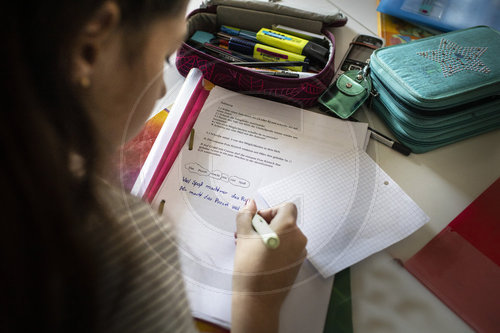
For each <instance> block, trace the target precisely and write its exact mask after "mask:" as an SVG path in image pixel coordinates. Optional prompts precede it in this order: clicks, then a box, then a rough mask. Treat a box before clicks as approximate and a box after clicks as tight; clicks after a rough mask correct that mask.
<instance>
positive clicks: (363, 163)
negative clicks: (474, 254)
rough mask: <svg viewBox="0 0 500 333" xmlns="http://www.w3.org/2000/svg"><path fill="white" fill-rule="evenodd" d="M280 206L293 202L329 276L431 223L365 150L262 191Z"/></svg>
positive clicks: (312, 251)
mask: <svg viewBox="0 0 500 333" xmlns="http://www.w3.org/2000/svg"><path fill="white" fill-rule="evenodd" d="M259 193H260V194H261V196H262V197H263V199H264V200H265V201H266V202H267V203H268V204H269V205H270V206H275V205H278V204H280V203H283V202H286V201H293V202H294V203H295V204H297V206H298V211H299V214H300V216H299V219H298V223H299V226H300V228H301V230H302V231H303V232H304V234H305V235H306V236H307V238H308V245H307V250H308V259H309V260H310V261H311V263H312V264H313V265H314V266H315V267H316V268H317V269H318V271H319V272H320V273H321V274H322V275H323V276H324V277H329V276H332V275H333V274H335V273H336V272H339V271H341V270H342V269H344V268H346V267H349V266H351V265H353V264H355V263H356V262H358V261H360V260H362V259H364V258H366V257H368V256H369V255H371V254H373V253H375V252H378V251H380V250H382V249H384V248H386V247H387V246H389V245H391V244H393V243H395V242H397V241H399V240H401V239H403V238H405V237H406V236H408V235H410V234H411V233H413V232H414V231H415V230H417V229H418V228H420V227H421V226H422V225H423V224H425V223H426V222H427V221H428V220H429V218H428V216H427V215H426V214H425V213H424V212H423V211H422V210H421V209H420V208H419V207H418V206H417V204H416V203H415V202H413V200H412V199H411V198H410V197H409V196H408V195H407V194H406V193H405V192H404V191H403V190H402V189H401V188H400V187H399V186H398V185H397V184H396V183H395V182H394V181H393V180H392V179H391V178H390V177H389V176H388V175H387V174H386V173H385V172H384V171H383V170H382V169H381V168H380V167H379V166H378V165H377V164H376V163H375V162H374V161H373V160H372V159H371V158H370V156H368V155H367V154H366V153H365V152H364V151H362V150H357V149H354V150H351V151H348V152H346V153H341V154H338V155H336V156H334V157H333V158H330V159H327V160H325V161H323V162H320V163H318V164H316V165H314V166H312V167H311V168H308V169H305V170H302V171H300V172H298V173H295V174H294V175H292V176H290V177H287V178H285V179H282V180H280V181H278V182H276V183H274V184H271V185H269V186H266V187H263V188H261V189H260V190H259Z"/></svg>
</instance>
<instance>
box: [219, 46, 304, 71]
mask: <svg viewBox="0 0 500 333" xmlns="http://www.w3.org/2000/svg"><path fill="white" fill-rule="evenodd" d="M229 49H230V50H233V51H236V52H240V53H243V54H246V55H251V56H252V57H254V58H255V59H257V60H261V61H274V62H281V61H304V60H305V59H306V57H305V56H303V55H300V54H296V53H292V52H288V51H284V50H280V49H277V48H275V47H271V46H267V45H264V44H259V43H254V42H252V41H249V40H244V39H241V38H235V37H233V38H231V39H230V40H229ZM288 69H290V70H294V71H298V72H302V71H303V67H302V66H293V67H288Z"/></svg>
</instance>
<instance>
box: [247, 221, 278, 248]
mask: <svg viewBox="0 0 500 333" xmlns="http://www.w3.org/2000/svg"><path fill="white" fill-rule="evenodd" d="M252 226H253V228H254V229H255V231H256V232H257V233H258V234H259V235H260V237H261V238H262V241H263V242H264V244H266V246H267V247H268V248H270V249H276V248H277V247H278V246H279V245H280V239H279V238H278V235H277V234H276V233H275V232H274V231H273V229H271V227H270V226H269V224H268V223H267V221H266V220H264V218H263V217H262V216H260V215H259V214H255V215H254V217H253V218H252Z"/></svg>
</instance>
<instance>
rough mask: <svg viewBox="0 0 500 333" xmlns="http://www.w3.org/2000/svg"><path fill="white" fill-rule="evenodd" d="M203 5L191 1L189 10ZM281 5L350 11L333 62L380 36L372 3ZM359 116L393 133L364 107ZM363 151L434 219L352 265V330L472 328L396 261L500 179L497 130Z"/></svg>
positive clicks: (333, 0)
mask: <svg viewBox="0 0 500 333" xmlns="http://www.w3.org/2000/svg"><path fill="white" fill-rule="evenodd" d="M200 3H201V0H191V1H190V3H189V6H188V12H190V11H191V10H194V9H196V8H198V7H199V4H200ZM280 4H282V5H287V6H291V7H295V8H301V9H304V10H309V11H317V12H322V13H327V12H332V13H335V12H337V11H339V10H340V11H341V12H343V13H344V14H345V15H347V16H348V23H347V25H346V26H344V27H341V28H332V29H331V31H332V32H333V34H334V36H335V39H336V54H335V66H338V64H339V63H340V61H341V59H342V57H343V55H344V54H345V52H346V51H347V48H348V46H349V43H350V42H351V41H352V39H353V38H354V36H356V35H357V34H359V33H363V34H371V35H376V33H377V16H376V0H365V1H363V3H362V4H361V3H360V1H350V0H309V1H302V0H282V1H281V2H280ZM174 72H175V69H173V70H169V71H168V74H167V75H166V81H167V87H168V88H169V90H170V91H169V93H168V94H167V97H166V98H165V99H163V100H162V101H161V102H160V103H161V104H162V105H170V104H171V102H172V101H173V99H174V98H175V95H176V91H178V89H179V87H180V85H181V84H182V81H183V77H182V76H180V75H179V74H178V73H174ZM356 117H357V118H359V119H360V120H362V121H365V122H368V123H369V125H370V127H372V128H375V129H377V130H378V131H380V132H382V133H385V134H388V135H389V136H392V135H391V134H390V131H389V130H388V129H387V128H386V127H385V125H384V124H383V122H382V121H381V120H380V119H379V118H378V117H377V116H376V115H375V114H374V113H373V112H371V111H370V110H368V109H367V108H364V109H362V110H361V111H358V113H357V114H356ZM367 151H368V153H369V154H370V156H371V157H372V158H373V159H374V160H375V161H376V162H377V163H378V164H379V165H380V167H381V168H382V169H383V170H384V171H385V172H386V173H387V174H389V175H390V176H391V177H392V178H393V179H394V180H395V181H396V182H397V183H398V184H399V185H400V186H401V188H402V189H403V190H405V192H406V193H407V194H408V195H409V196H410V197H411V198H412V199H413V200H414V201H415V202H416V203H417V204H418V205H419V206H420V207H421V208H422V209H423V210H424V211H425V212H426V213H427V215H429V217H430V218H431V219H430V222H429V223H427V224H426V225H425V226H424V227H422V228H421V229H419V230H418V231H417V232H415V233H414V234H412V235H411V236H409V237H407V238H406V239H404V240H402V241H400V242H398V243H396V244H394V245H392V246H391V247H389V248H387V249H386V250H384V251H381V252H379V253H377V254H375V255H372V256H370V257H368V258H367V259H365V260H363V261H361V262H359V263H358V264H356V265H354V266H352V267H351V290H352V305H353V326H354V331H355V332H360V333H361V332H370V333H373V332H473V331H472V329H471V328H470V327H469V326H468V325H467V324H466V323H465V322H463V321H462V320H461V319H460V317H458V316H457V315H455V314H454V313H453V312H452V311H451V310H450V309H448V308H447V307H446V306H445V305H444V304H443V303H442V302H441V301H440V300H439V299H437V298H436V297H435V296H434V295H433V294H432V293H431V292H430V291H428V290H427V289H426V288H425V287H424V286H423V285H422V284H420V283H419V282H418V281H417V280H416V279H415V278H414V277H413V276H412V275H411V274H410V273H408V272H407V271H406V270H405V269H404V268H402V267H401V266H400V265H399V264H398V263H397V262H396V261H395V260H394V259H393V258H399V259H402V260H406V259H408V258H410V257H411V256H412V255H413V254H415V253H416V252H417V251H418V250H420V249H421V248H422V247H423V246H424V245H425V244H426V243H427V242H428V241H430V240H431V239H432V238H433V237H434V236H435V235H436V234H437V233H438V232H439V231H441V230H442V229H443V228H444V227H445V226H446V225H447V224H448V223H449V222H450V221H451V220H453V218H455V216H457V215H458V214H459V213H460V212H461V211H462V210H463V209H465V208H466V207H467V205H469V204H470V203H471V202H472V201H473V200H474V199H475V198H476V197H477V196H478V195H479V194H480V193H482V192H483V191H484V190H485V189H486V188H487V187H488V186H489V185H490V184H492V183H493V182H494V181H495V180H496V179H497V178H498V177H499V176H500V130H496V131H492V132H489V133H486V134H483V135H480V136H477V137H474V138H470V139H467V140H465V141H461V142H458V143H454V144H451V145H448V146H445V147H442V148H439V149H436V150H434V151H431V152H428V153H425V154H411V155H410V156H408V157H407V156H403V155H401V154H399V153H397V152H395V151H393V150H391V149H389V148H388V147H386V146H384V145H382V144H380V143H378V142H375V141H373V140H370V143H369V145H368V149H367Z"/></svg>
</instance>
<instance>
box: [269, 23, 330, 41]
mask: <svg viewBox="0 0 500 333" xmlns="http://www.w3.org/2000/svg"><path fill="white" fill-rule="evenodd" d="M271 28H272V29H273V30H276V31H279V32H284V33H287V34H290V35H293V36H297V37H300V38H304V39H307V40H310V41H313V42H315V43H318V44H325V42H326V41H327V39H326V37H325V36H323V35H319V34H315V33H312V32H309V31H304V30H300V29H295V28H292V27H287V26H284V25H281V24H273V25H272V26H271Z"/></svg>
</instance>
